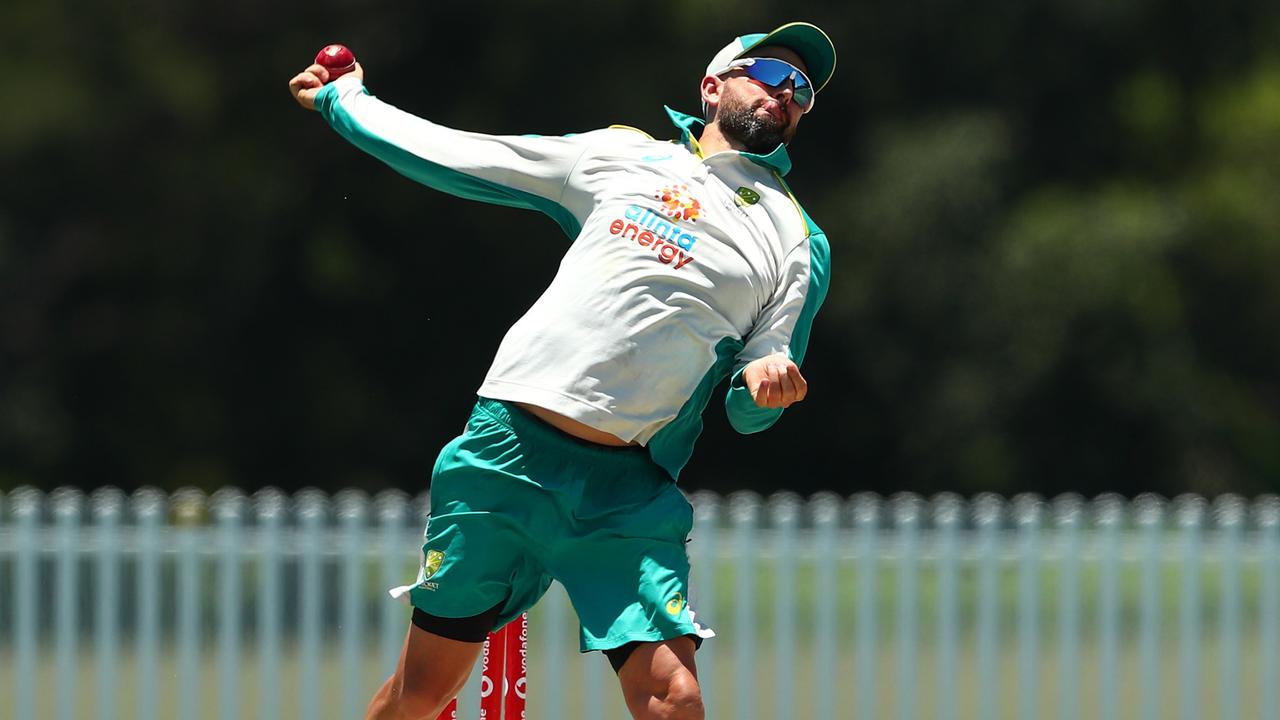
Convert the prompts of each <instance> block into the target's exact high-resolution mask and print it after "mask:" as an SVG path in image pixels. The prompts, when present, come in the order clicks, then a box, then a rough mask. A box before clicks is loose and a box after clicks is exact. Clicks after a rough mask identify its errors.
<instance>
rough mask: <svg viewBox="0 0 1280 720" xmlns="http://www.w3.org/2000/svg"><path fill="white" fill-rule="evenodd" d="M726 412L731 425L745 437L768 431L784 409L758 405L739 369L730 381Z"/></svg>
mask: <svg viewBox="0 0 1280 720" xmlns="http://www.w3.org/2000/svg"><path fill="white" fill-rule="evenodd" d="M724 410H725V414H727V415H728V416H729V425H731V426H732V427H733V429H734V430H737V431H738V432H740V433H742V434H743V435H750V434H751V433H758V432H760V431H761V430H768V429H769V428H770V427H772V426H773V424H774V423H776V422H778V418H780V417H782V408H762V407H760V406H759V405H757V404H756V401H755V400H754V399H752V397H751V391H750V390H748V389H747V384H746V382H744V381H743V379H742V368H738V371H737V372H735V373H734V374H733V378H732V379H731V380H730V381H729V392H728V393H727V394H726V395H725V398H724Z"/></svg>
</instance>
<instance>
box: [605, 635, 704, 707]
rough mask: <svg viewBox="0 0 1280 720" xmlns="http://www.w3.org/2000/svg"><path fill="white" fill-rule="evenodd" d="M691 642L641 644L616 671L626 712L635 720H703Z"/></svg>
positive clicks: (700, 695) (679, 639)
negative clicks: (625, 702)
mask: <svg viewBox="0 0 1280 720" xmlns="http://www.w3.org/2000/svg"><path fill="white" fill-rule="evenodd" d="M695 649H696V646H695V645H694V644H693V639H692V638H689V637H680V638H676V639H674V640H667V641H666V642H660V643H659V642H652V643H644V644H642V645H640V646H639V647H638V648H636V650H635V652H633V653H631V656H630V657H628V658H627V661H626V662H625V663H623V665H622V669H620V670H619V671H618V681H619V682H621V683H622V695H623V697H624V698H626V701H627V709H628V710H630V711H631V716H632V717H634V718H636V720H702V718H703V710H702V687H701V686H700V685H699V684H698V669H697V667H696V666H695V665H694V663H693V653H694V650H695Z"/></svg>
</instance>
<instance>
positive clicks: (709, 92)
mask: <svg viewBox="0 0 1280 720" xmlns="http://www.w3.org/2000/svg"><path fill="white" fill-rule="evenodd" d="M723 86H724V81H723V80H721V79H720V78H718V77H716V76H715V75H708V76H706V77H704V78H702V86H701V88H700V90H701V91H702V104H703V106H704V107H706V113H704V114H705V115H706V116H707V118H708V119H710V118H711V117H712V116H713V115H714V114H715V110H716V107H717V106H718V105H719V104H720V88H721V87H723Z"/></svg>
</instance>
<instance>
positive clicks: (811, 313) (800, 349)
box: [724, 211, 831, 434]
mask: <svg viewBox="0 0 1280 720" xmlns="http://www.w3.org/2000/svg"><path fill="white" fill-rule="evenodd" d="M801 212H802V213H803V211H801ZM803 214H804V218H805V222H806V223H808V226H809V242H808V248H807V250H808V253H807V266H808V279H807V281H800V280H797V282H796V284H795V286H794V287H795V288H796V292H793V293H785V294H784V297H783V299H782V300H780V301H779V303H777V305H776V306H775V307H773V308H771V309H770V310H769V311H767V312H766V313H765V317H764V318H763V320H762V322H760V323H758V324H760V325H761V326H764V327H769V328H770V330H769V331H768V332H767V334H766V333H761V336H760V337H752V338H751V339H749V340H748V342H747V344H746V346H745V347H744V350H743V352H742V354H740V355H739V356H738V361H739V362H738V366H737V368H736V369H735V370H734V372H733V375H732V377H731V380H730V381H729V390H728V392H727V393H726V394H725V398H724V409H725V414H726V415H728V416H729V424H730V425H731V426H732V427H733V429H734V430H737V431H738V432H740V433H743V434H750V433H757V432H760V431H761V430H767V429H768V428H770V427H772V426H773V424H774V423H776V422H777V421H778V418H780V417H782V408H762V407H760V406H759V405H756V402H755V400H753V399H752V398H751V392H750V391H749V390H748V389H747V386H746V382H745V381H744V379H743V377H742V371H743V369H744V368H745V367H746V366H747V364H748V363H749V362H751V361H752V360H754V359H756V358H757V357H765V356H767V355H768V354H769V353H768V352H766V351H765V350H764V349H765V348H770V347H775V348H782V347H785V348H786V355H787V357H789V358H790V359H791V361H792V362H794V363H795V364H796V365H797V366H800V365H801V364H802V363H803V362H804V356H805V352H806V351H807V350H808V347H809V333H810V331H811V330H812V328H813V319H814V317H815V316H816V315H817V314H818V308H819V307H820V306H821V305H822V301H823V300H824V299H825V298H826V295H827V282H828V277H829V275H830V268H831V262H830V257H831V250H830V246H828V244H827V236H826V234H825V233H823V232H822V230H821V229H819V228H818V226H817V225H816V224H814V222H813V220H812V219H810V218H809V215H808V213H803ZM793 313H794V314H793ZM786 316H791V317H794V318H795V320H794V322H791V323H774V322H772V319H774V318H777V317H786ZM779 326H781V327H783V328H786V330H785V331H782V330H780V329H779ZM769 335H772V336H773V337H769ZM784 336H785V337H784ZM756 348H758V349H756ZM753 349H755V351H754V352H753Z"/></svg>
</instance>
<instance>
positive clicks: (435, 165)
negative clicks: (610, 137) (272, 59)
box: [295, 73, 590, 237]
mask: <svg viewBox="0 0 1280 720" xmlns="http://www.w3.org/2000/svg"><path fill="white" fill-rule="evenodd" d="M296 96H297V95H296V94H295V97H296ZM308 99H310V100H311V101H312V102H313V103H314V107H315V109H316V110H318V111H319V112H320V114H321V115H322V116H323V117H324V118H325V120H326V121H327V122H328V123H329V125H330V126H331V127H333V129H334V130H336V131H337V132H338V134H339V135H341V136H342V137H344V138H345V139H346V140H348V141H349V142H351V143H352V144H353V145H355V146H356V147H358V148H360V149H361V150H364V151H365V152H367V153H369V154H370V155H373V156H374V157H376V158H378V159H379V160H381V161H382V162H384V163H386V164H387V165H389V166H391V168H392V169H394V170H395V171H396V172H399V173H400V174H402V175H404V176H406V177H409V178H411V179H413V180H416V181H418V182H420V183H422V184H424V185H427V186H429V187H432V188H435V189H437V190H440V191H442V192H447V193H450V194H452V195H457V196H459V197H464V198H468V199H471V200H481V201H484V202H490V203H494V204H498V205H507V206H511V207H522V208H529V209H533V210H540V211H542V212H544V213H546V214H548V215H550V216H551V217H552V218H553V219H554V220H556V222H557V223H559V224H560V226H561V227H562V228H563V229H564V230H565V232H566V233H568V234H569V236H570V237H573V236H576V235H577V232H578V230H579V229H580V227H581V219H580V217H579V216H580V215H585V211H587V210H589V208H571V207H567V205H569V204H571V203H569V202H567V201H566V198H565V197H564V194H565V188H566V185H567V183H568V178H569V175H570V173H571V172H572V170H573V168H574V166H575V165H576V164H577V161H578V159H579V158H580V157H581V156H582V154H583V153H584V152H585V150H586V148H587V144H588V142H589V141H590V139H589V138H588V137H586V136H583V135H576V136H568V137H551V136H547V137H543V136H521V135H505V136H500V135H485V134H482V133H473V132H465V131H461V130H453V129H450V128H446V127H443V126H441V125H437V124H435V123H432V122H430V121H428V120H425V119H423V118H420V117H417V116H415V115H412V114H410V113H407V112H405V111H403V110H400V109H398V108H395V107H393V106H391V105H389V104H387V103H385V102H383V101H381V100H379V99H378V98H377V97H375V96H373V95H371V94H369V92H368V91H367V90H366V89H365V87H364V83H363V80H362V79H361V77H359V76H357V75H356V74H355V73H352V74H351V75H347V76H343V77H341V78H339V79H337V80H335V81H334V82H331V83H329V84H327V85H324V86H323V87H319V88H315V89H314V91H313V92H311V93H310V96H309V98H308ZM299 102H300V103H302V102H303V101H302V99H301V98H300V99H299ZM303 104H304V106H306V103H303Z"/></svg>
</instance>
